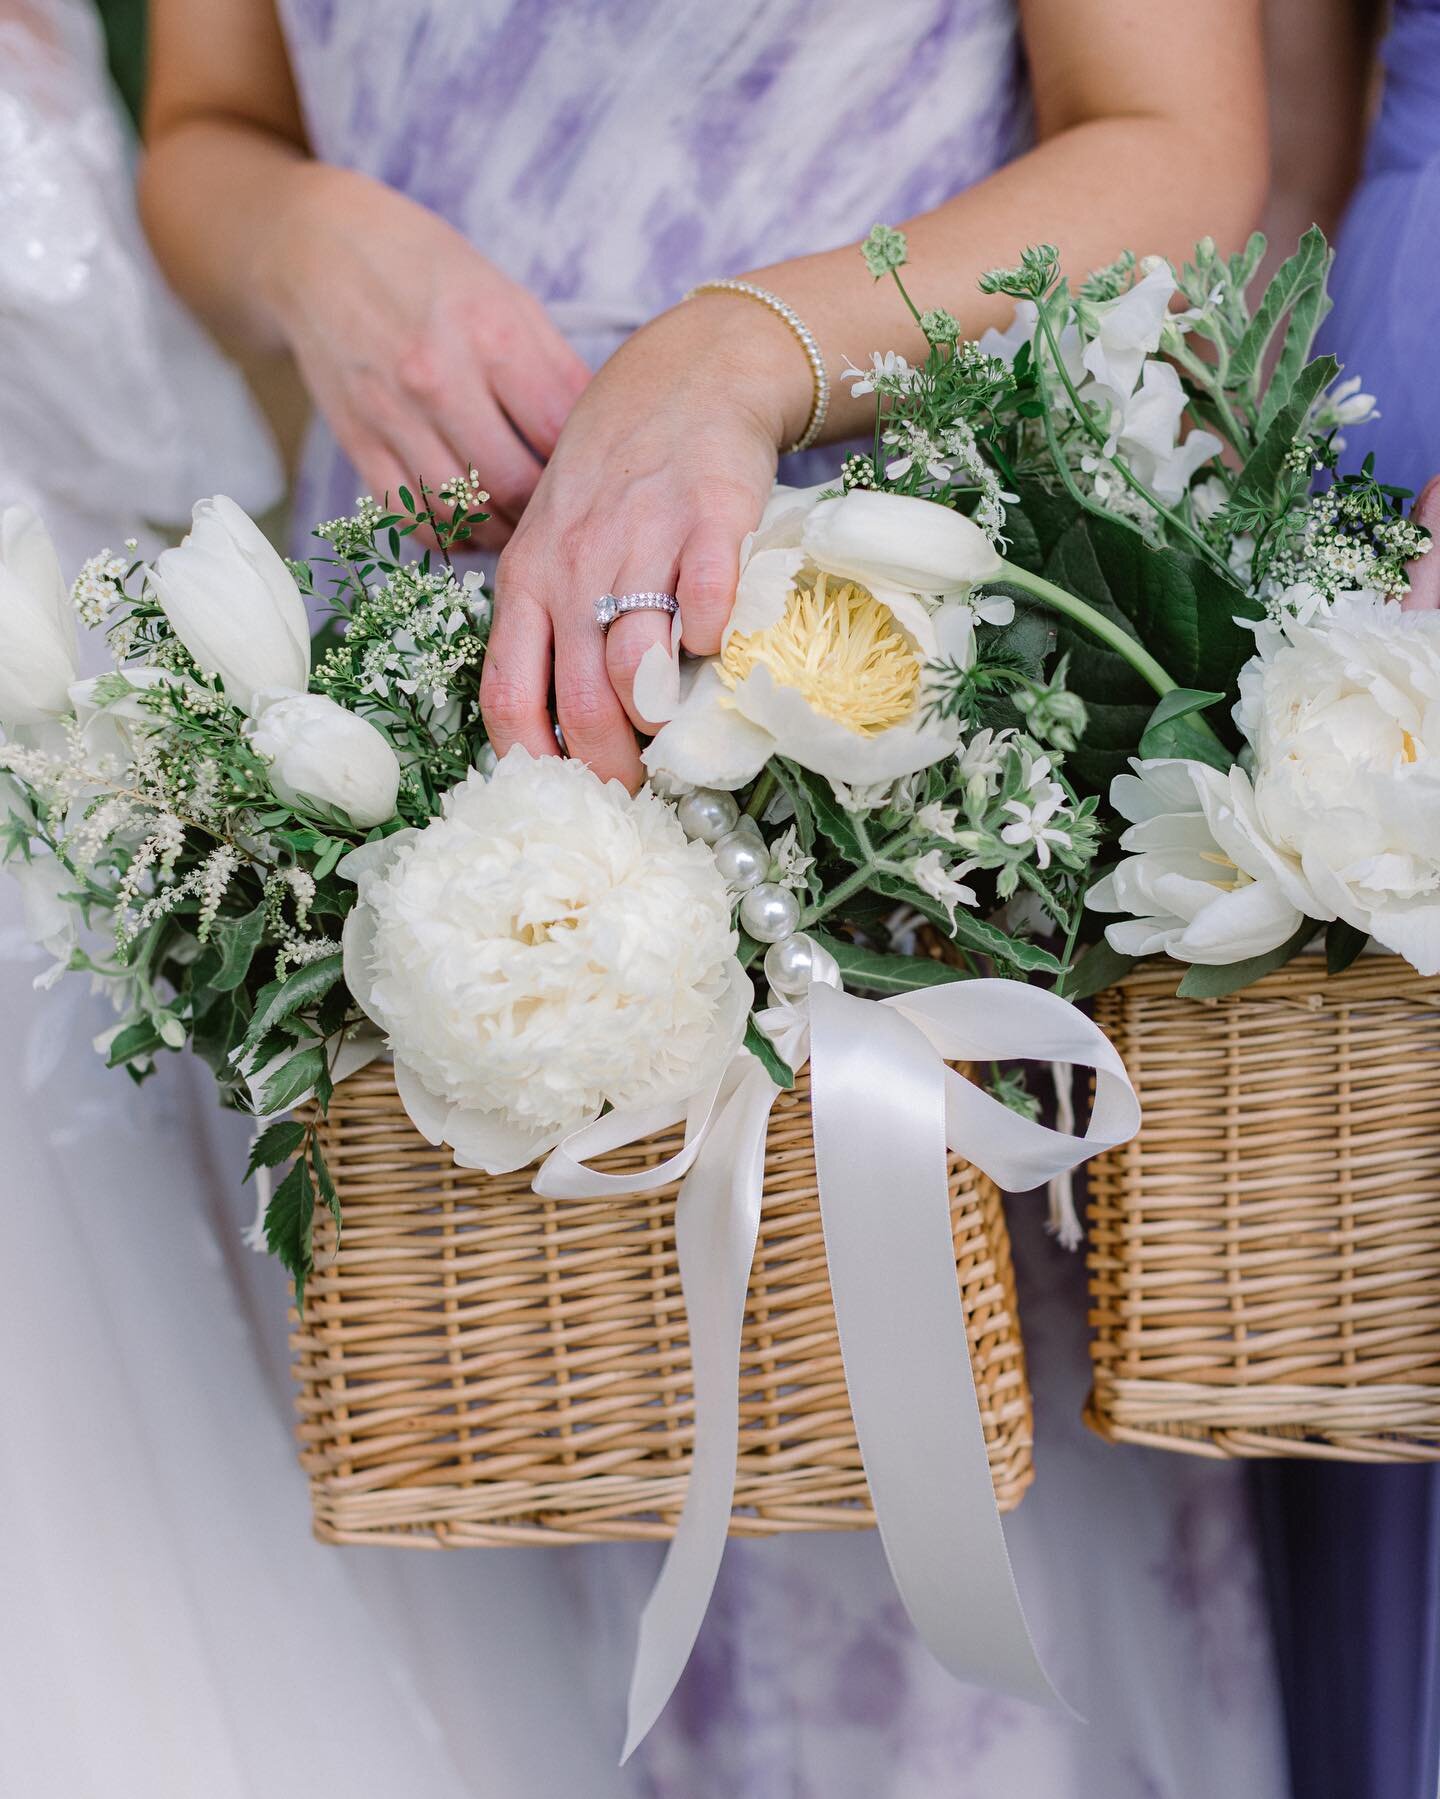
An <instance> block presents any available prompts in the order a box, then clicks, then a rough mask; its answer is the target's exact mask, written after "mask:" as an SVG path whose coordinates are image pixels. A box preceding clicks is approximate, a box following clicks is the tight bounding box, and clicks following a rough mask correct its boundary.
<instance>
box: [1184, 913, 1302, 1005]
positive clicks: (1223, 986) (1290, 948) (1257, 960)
mask: <svg viewBox="0 0 1440 1799" xmlns="http://www.w3.org/2000/svg"><path fill="white" fill-rule="evenodd" d="M1315 930H1316V926H1315V922H1314V920H1313V919H1309V918H1307V919H1306V920H1305V922H1304V923H1303V924H1302V925H1301V926H1300V929H1299V930H1298V931H1296V933H1295V935H1294V936H1293V937H1291V938H1288V939H1287V940H1286V941H1285V942H1284V943H1282V944H1281V945H1280V947H1279V949H1272V950H1267V951H1266V952H1265V954H1264V955H1263V956H1249V957H1247V958H1246V959H1245V961H1243V962H1227V963H1225V964H1223V965H1222V966H1221V967H1218V968H1212V967H1209V966H1207V965H1205V964H1203V963H1200V962H1192V963H1191V965H1190V967H1189V968H1188V969H1186V971H1185V978H1184V979H1183V980H1182V981H1181V983H1180V985H1179V986H1178V987H1177V988H1176V992H1177V993H1178V994H1179V995H1180V997H1181V999H1223V998H1224V997H1225V995H1226V994H1227V993H1238V992H1239V990H1240V989H1241V988H1242V987H1248V986H1249V985H1250V983H1251V982H1252V981H1258V980H1259V979H1260V978H1261V977H1262V976H1263V975H1267V974H1273V973H1274V972H1275V970H1276V969H1277V968H1283V967H1284V966H1285V964H1286V963H1287V962H1289V961H1292V960H1293V959H1294V958H1295V957H1296V956H1298V955H1299V954H1300V952H1301V950H1303V949H1304V948H1305V947H1306V945H1307V944H1308V943H1310V941H1311V940H1312V938H1313V937H1314V935H1315Z"/></svg>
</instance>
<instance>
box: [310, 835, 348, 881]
mask: <svg viewBox="0 0 1440 1799" xmlns="http://www.w3.org/2000/svg"><path fill="white" fill-rule="evenodd" d="M349 848H350V845H349V844H348V843H344V842H342V841H341V839H340V838H338V837H332V838H330V840H329V841H328V842H327V843H326V845H325V848H324V850H323V851H322V852H321V855H320V860H319V861H318V862H317V863H316V864H315V866H314V868H312V869H311V870H310V872H311V874H312V875H313V876H314V877H315V879H316V880H317V881H323V880H324V879H325V877H326V875H328V874H329V872H330V870H331V869H332V868H333V867H334V866H335V864H336V863H337V862H338V861H339V860H340V858H341V857H342V856H343V855H344V854H345V852H346V850H348V849H349Z"/></svg>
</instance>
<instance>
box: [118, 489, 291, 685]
mask: <svg viewBox="0 0 1440 1799" xmlns="http://www.w3.org/2000/svg"><path fill="white" fill-rule="evenodd" d="M150 579H151V583H152V585H153V587H154V590H155V597H156V599H157V600H158V601H159V602H160V605H161V606H162V608H163V609H164V612H165V616H166V618H167V619H168V620H169V621H170V629H171V630H172V631H173V632H174V633H175V635H176V636H177V637H178V638H179V639H180V641H181V643H183V644H184V646H185V648H186V649H187V650H188V651H189V652H190V654H191V655H192V656H193V657H194V658H195V661H196V664H197V665H198V666H199V668H200V669H201V670H202V671H203V672H204V673H205V674H207V675H218V676H219V678H220V680H221V681H222V683H223V684H224V687H225V694H226V698H227V699H229V701H230V703H231V704H232V705H234V706H238V707H239V708H240V710H241V711H242V712H249V711H251V710H252V708H253V705H254V700H255V695H256V694H257V693H258V692H260V690H261V689H262V688H267V687H284V688H289V689H291V690H292V691H296V692H303V690H304V689H305V687H306V686H307V685H308V684H309V680H310V624H309V620H308V619H307V618H306V615H305V601H304V599H303V598H302V597H301V594H300V589H299V588H298V587H297V586H296V584H295V577H294V576H293V575H292V574H291V573H290V571H289V569H288V568H286V566H285V563H284V561H283V559H282V558H281V557H280V555H279V554H278V553H277V552H276V551H275V549H274V548H273V547H272V545H271V544H270V542H269V540H268V539H267V538H266V537H265V535H264V533H263V532H262V531H261V529H260V527H259V526H258V525H257V524H256V523H255V522H254V520H253V519H251V518H249V517H248V516H247V515H246V514H245V513H244V512H243V511H242V510H241V509H240V507H238V506H237V505H236V504H235V502H234V501H233V500H227V499H226V498H225V496H224V495H223V494H217V495H216V496H215V498H214V499H212V500H201V501H200V502H199V504H198V505H197V506H196V507H195V510H194V513H193V514H192V516H191V523H190V535H189V536H188V537H187V538H186V539H185V541H184V542H183V543H182V544H181V545H180V546H179V548H178V549H174V550H166V551H165V552H164V554H163V555H161V556H160V557H158V558H157V560H156V562H155V566H154V568H153V569H152V570H151V575H150Z"/></svg>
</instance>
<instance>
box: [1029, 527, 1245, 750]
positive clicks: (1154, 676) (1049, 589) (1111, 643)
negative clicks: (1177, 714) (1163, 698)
mask: <svg viewBox="0 0 1440 1799" xmlns="http://www.w3.org/2000/svg"><path fill="white" fill-rule="evenodd" d="M1001 568H1002V570H1003V572H1002V574H1001V576H1000V579H1001V580H1002V581H1003V582H1004V584H1005V585H1006V586H1007V587H1018V588H1020V590H1021V591H1022V592H1024V593H1029V594H1033V595H1034V596H1035V598H1036V599H1037V600H1043V601H1044V603H1045V604H1046V605H1047V606H1052V607H1053V608H1054V609H1055V611H1056V612H1059V613H1063V615H1064V616H1065V617H1066V618H1068V619H1071V620H1073V622H1074V623H1075V624H1077V625H1081V626H1083V627H1084V629H1085V630H1087V631H1088V632H1089V633H1090V635H1091V636H1092V637H1098V638H1099V640H1100V641H1101V643H1103V644H1104V645H1105V646H1106V647H1107V649H1112V650H1114V651H1115V653H1116V654H1117V655H1119V656H1123V657H1124V659H1125V660H1126V661H1127V662H1128V663H1129V664H1130V666H1131V668H1133V669H1134V670H1135V672H1136V674H1137V675H1139V676H1140V677H1141V678H1142V679H1143V680H1145V681H1148V682H1149V684H1150V685H1151V687H1153V688H1154V689H1155V691H1156V693H1157V694H1161V695H1164V694H1167V693H1173V692H1174V690H1175V689H1176V688H1177V687H1179V685H1180V683H1179V682H1178V681H1177V680H1176V679H1175V678H1174V676H1173V675H1171V674H1170V673H1169V672H1168V670H1166V669H1164V668H1162V667H1161V665H1160V664H1159V663H1158V662H1157V661H1156V660H1155V658H1154V657H1153V656H1152V655H1151V654H1150V652H1149V651H1148V650H1147V649H1146V648H1145V647H1144V645H1143V644H1141V643H1140V642H1139V641H1138V640H1137V639H1135V638H1134V637H1132V636H1131V635H1130V633H1129V632H1128V631H1127V630H1126V629H1125V628H1124V626H1123V625H1117V624H1116V623H1115V621H1114V619H1110V618H1106V616H1105V614H1104V613H1103V612H1098V611H1097V610H1096V609H1095V607H1093V606H1090V605H1087V604H1086V602H1085V601H1084V600H1079V599H1076V597H1075V595H1074V594H1073V593H1069V592H1067V590H1066V589H1065V588H1063V587H1057V586H1056V585H1055V583H1054V582H1053V581H1047V580H1046V579H1045V577H1044V576H1043V575H1032V574H1031V573H1030V571H1029V570H1028V569H1024V568H1018V567H1017V566H1016V565H1015V564H1014V563H1013V562H1005V561H1003V560H1002V563H1001ZM1193 723H1194V725H1195V728H1196V729H1197V730H1200V731H1204V732H1207V733H1208V734H1209V735H1210V736H1211V737H1215V733H1214V732H1213V731H1212V730H1211V729H1210V726H1209V724H1208V723H1207V722H1206V721H1205V720H1204V719H1203V718H1201V717H1200V715H1199V714H1198V713H1196V714H1195V715H1194V716H1193ZM1215 741H1216V743H1219V741H1220V740H1219V738H1218V737H1215Z"/></svg>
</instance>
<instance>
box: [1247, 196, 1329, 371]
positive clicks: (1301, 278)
mask: <svg viewBox="0 0 1440 1799" xmlns="http://www.w3.org/2000/svg"><path fill="white" fill-rule="evenodd" d="M1329 267H1330V247H1329V245H1328V244H1327V243H1326V242H1325V234H1324V232H1323V231H1321V230H1320V228H1319V227H1318V226H1316V225H1312V226H1311V227H1310V229H1309V230H1308V231H1307V232H1306V233H1305V235H1304V237H1302V238H1301V239H1300V245H1299V248H1298V249H1297V250H1296V251H1295V254H1294V255H1293V256H1287V257H1286V259H1285V261H1284V262H1282V263H1281V265H1280V267H1279V268H1278V269H1276V271H1275V273H1274V275H1272V276H1271V278H1270V285H1269V286H1268V287H1267V288H1266V289H1265V292H1264V293H1263V294H1262V295H1261V298H1260V304H1259V305H1258V306H1257V307H1256V308H1255V316H1254V317H1253V318H1252V319H1251V321H1250V323H1249V325H1248V326H1247V327H1246V330H1245V335H1244V336H1243V337H1242V338H1241V339H1240V342H1239V343H1238V344H1237V345H1236V346H1235V349H1234V352H1233V353H1232V355H1231V358H1230V368H1229V371H1228V379H1229V381H1230V384H1231V385H1232V386H1235V387H1239V386H1241V385H1242V384H1243V383H1245V382H1248V381H1253V380H1254V378H1255V376H1256V375H1257V374H1258V373H1259V370H1260V365H1261V364H1262V363H1263V362H1264V360H1265V352H1266V350H1267V349H1268V348H1269V346H1270V340H1271V338H1272V337H1273V336H1274V335H1275V332H1276V331H1277V329H1278V328H1279V326H1280V324H1281V321H1282V320H1283V319H1284V318H1285V316H1286V314H1287V313H1289V312H1290V311H1291V309H1292V308H1294V307H1296V306H1298V305H1299V303H1300V302H1301V301H1302V300H1304V299H1305V297H1306V296H1307V295H1308V294H1310V293H1312V292H1313V291H1314V290H1315V289H1316V288H1317V287H1318V288H1320V289H1321V290H1322V292H1323V287H1324V281H1325V276H1326V273H1327V271H1328V270H1329ZM1292 322H1293V321H1292ZM1315 323H1317V324H1318V323H1319V321H1318V319H1317V320H1316V321H1315ZM1310 336H1311V337H1312V338H1313V336H1314V328H1313V326H1312V327H1311V329H1310ZM1287 348H1288V345H1287ZM1308 350H1309V344H1308V342H1307V344H1306V346H1305V351H1304V352H1302V355H1301V357H1300V361H1302V362H1303V360H1304V355H1305V354H1306V353H1308ZM1292 379H1293V375H1292Z"/></svg>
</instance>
